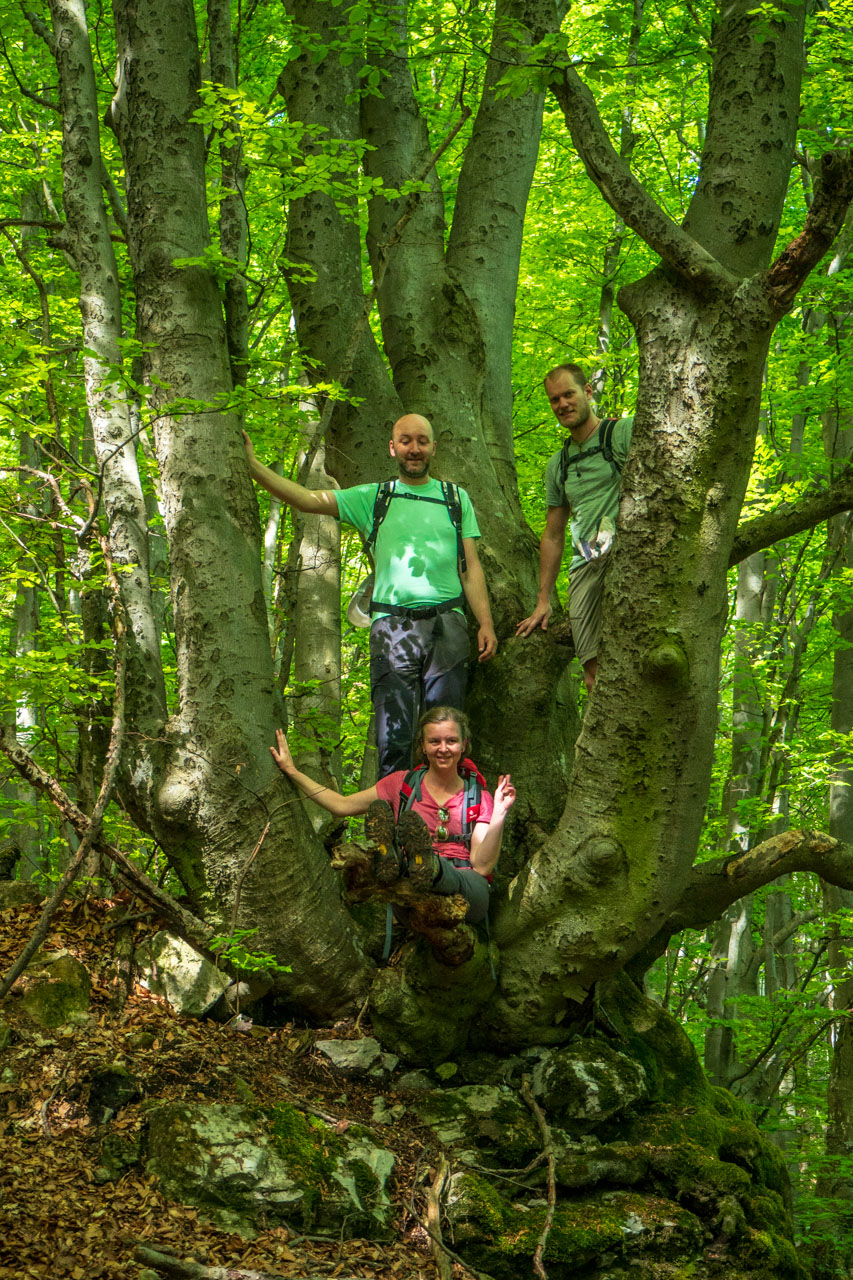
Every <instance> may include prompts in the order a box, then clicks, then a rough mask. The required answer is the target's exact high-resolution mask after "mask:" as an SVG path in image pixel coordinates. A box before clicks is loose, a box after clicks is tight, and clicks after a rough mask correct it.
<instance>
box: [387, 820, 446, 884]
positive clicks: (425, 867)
mask: <svg viewBox="0 0 853 1280" xmlns="http://www.w3.org/2000/svg"><path fill="white" fill-rule="evenodd" d="M397 834H398V837H399V840H400V845H401V847H402V849H403V851H404V852H405V855H406V863H407V865H408V868H409V879H410V880H411V882H412V884H413V885H414V886H415V888H416V889H420V890H422V891H423V892H427V891H429V890H430V889H431V888H432V887H433V885H434V884H435V882H436V881H437V880H438V878H439V877H440V875H441V861H440V859H439V858H438V857H436V854H435V852H434V851H433V847H432V836H431V835H430V833H429V827H428V826H427V824H426V823H425V822H424V820H423V818H422V817H421V815H420V814H419V813H414V812H413V811H412V810H411V809H407V810H406V812H405V813H401V814H400V821H399V822H398V823H397Z"/></svg>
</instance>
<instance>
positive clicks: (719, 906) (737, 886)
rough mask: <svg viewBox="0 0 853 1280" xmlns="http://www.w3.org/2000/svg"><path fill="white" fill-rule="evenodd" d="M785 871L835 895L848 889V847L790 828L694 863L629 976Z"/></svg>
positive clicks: (852, 872) (851, 880)
mask: <svg viewBox="0 0 853 1280" xmlns="http://www.w3.org/2000/svg"><path fill="white" fill-rule="evenodd" d="M791 871H810V872H812V873H813V874H814V875H817V876H820V877H821V879H822V880H827V881H828V882H829V883H830V884H835V885H838V886H839V888H841V889H853V845H849V844H844V843H843V842H842V841H840V840H834V839H833V838H832V836H828V835H825V834H824V833H823V832H822V831H806V830H804V829H802V828H796V829H794V830H792V831H784V832H783V833H782V834H781V835H777V836H772V837H771V839H769V840H764V841H763V842H762V843H761V844H759V845H756V846H755V848H754V849H749V850H748V851H747V852H746V853H740V854H737V855H736V856H735V857H730V856H729V857H723V858H714V859H713V860H711V861H710V862H702V863H699V864H698V866H695V867H694V868H693V871H692V872H691V875H690V880H689V881H688V883H687V887H686V889H685V890H684V893H683V894H682V896H681V898H680V900H679V901H678V903H677V904H676V905H675V907H674V908H673V910H672V914H671V915H670V917H669V919H668V920H667V921H666V923H665V924H664V925H663V926H662V928H661V929H659V930H658V932H657V933H656V934H655V936H654V937H653V938H651V939H650V940H649V942H648V943H647V944H646V946H645V947H643V949H642V950H641V951H639V952H638V953H637V954H636V955H635V956H634V957H633V958H632V959H631V961H630V965H629V969H630V972H631V973H632V974H633V975H639V974H642V973H644V972H645V971H646V970H647V969H648V968H649V967H650V965H652V964H653V963H654V961H655V960H657V958H658V957H659V956H662V955H663V953H664V951H666V948H667V946H668V944H669V940H670V938H671V937H672V936H673V934H675V933H681V931H682V930H683V929H704V928H706V927H707V925H709V924H713V922H714V921H715V920H719V918H720V916H721V915H722V914H723V912H724V911H725V910H726V909H727V908H728V907H730V906H731V905H732V903H733V902H737V901H738V899H739V898H743V897H745V896H746V895H747V894H748V893H752V892H753V891H754V890H756V889H760V888H761V887H762V886H763V885H766V884H770V882H771V881H772V880H776V879H778V877H779V876H784V875H788V873H789V872H791Z"/></svg>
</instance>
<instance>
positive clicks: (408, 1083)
mask: <svg viewBox="0 0 853 1280" xmlns="http://www.w3.org/2000/svg"><path fill="white" fill-rule="evenodd" d="M397 1088H398V1089H434V1088H435V1081H434V1080H433V1078H432V1076H431V1075H430V1074H429V1072H428V1071H407V1072H406V1073H405V1075H402V1076H400V1078H399V1080H398V1081H397Z"/></svg>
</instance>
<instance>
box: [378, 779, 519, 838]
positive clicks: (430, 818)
mask: <svg viewBox="0 0 853 1280" xmlns="http://www.w3.org/2000/svg"><path fill="white" fill-rule="evenodd" d="M406 772H407V771H406V770H405V769H398V770H397V771H396V773H389V774H387V775H386V776H385V777H384V778H380V779H379V781H378V782H377V784H376V794H377V795H378V796H379V799H380V800H386V801H387V802H388V804H390V806H391V808H392V809H393V810H394V817H395V818H398V817H399V816H400V815H399V809H400V787H401V786H402V785H403V782H404V780H405V777H406ZM459 783H460V786H459V790H458V791H457V792H456V795H455V796H451V797H450V799H449V800H448V801H447V804H446V805H444V806H442V807H443V808H446V809H447V811H448V813H449V815H450V816H449V818H448V820H447V822H445V823H444V826H446V827H447V835H448V839H447V840H442V841H441V842H440V843H438V844H434V845H433V849H434V850H435V852H436V853H437V854H438V855H439V857H440V858H466V859H467V858H470V854H469V851H468V850H467V849H466V848H465V845H464V844H461V843H460V842H458V841H454V840H453V836H461V834H462V800H463V798H464V795H465V786H464V784H463V782H462V779H461V778H460V779H459ZM494 807H495V805H494V800H493V798H492V793H491V791H486V790H483V791H482V792H481V793H480V813H479V816H478V817H477V821H478V822H490V821H491V818H492V812H493V810H494ZM412 809H413V810H414V812H415V813H419V814H420V816H421V817H422V818H423V820H424V822H425V823H426V824H427V826H428V827H429V830H430V834H431V835H433V836H434V835H435V831H436V828H437V827H438V825H439V823H440V821H441V819H440V818H439V816H438V805H437V803H436V802H435V800H433V798H432V796H431V795H430V793H429V791H428V789H427V785H426V781H425V780H422V781H421V798H420V800H415V802H414V804H413V805H412Z"/></svg>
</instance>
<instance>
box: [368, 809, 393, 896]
mask: <svg viewBox="0 0 853 1280" xmlns="http://www.w3.org/2000/svg"><path fill="white" fill-rule="evenodd" d="M364 834H365V836H366V837H367V843H368V844H369V845H370V847H371V851H372V853H373V876H374V879H375V880H376V882H377V884H393V883H394V881H395V880H399V878H400V869H401V865H402V859H401V857H400V853H399V850H398V849H397V845H396V844H395V838H396V834H397V829H396V827H395V825H394V812H393V810H392V808H391V806H390V804H388V802H387V800H374V801H373V803H372V804H371V805H370V807H369V808H368V810H367V813H366V814H365V818H364Z"/></svg>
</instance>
